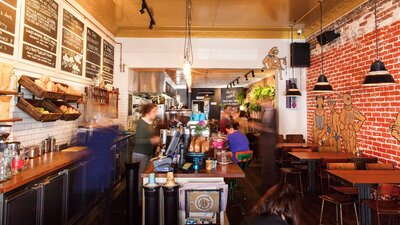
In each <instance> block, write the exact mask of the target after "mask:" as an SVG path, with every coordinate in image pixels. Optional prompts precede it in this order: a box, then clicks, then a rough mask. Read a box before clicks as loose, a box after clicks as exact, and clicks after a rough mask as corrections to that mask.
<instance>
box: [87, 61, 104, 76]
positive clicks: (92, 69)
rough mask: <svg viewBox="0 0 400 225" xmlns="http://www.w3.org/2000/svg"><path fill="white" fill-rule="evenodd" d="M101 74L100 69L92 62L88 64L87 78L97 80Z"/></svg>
mask: <svg viewBox="0 0 400 225" xmlns="http://www.w3.org/2000/svg"><path fill="white" fill-rule="evenodd" d="M99 73H100V67H99V66H96V65H95V64H92V63H90V62H86V72H85V74H86V77H87V78H91V79H93V78H95V77H96V76H97V75H98V74H99Z"/></svg>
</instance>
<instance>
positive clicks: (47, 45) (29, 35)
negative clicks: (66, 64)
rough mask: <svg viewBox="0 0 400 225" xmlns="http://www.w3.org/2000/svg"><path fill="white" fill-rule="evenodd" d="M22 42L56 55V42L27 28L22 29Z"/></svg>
mask: <svg viewBox="0 0 400 225" xmlns="http://www.w3.org/2000/svg"><path fill="white" fill-rule="evenodd" d="M24 42H26V43H29V44H31V45H34V46H36V47H39V48H42V49H44V50H47V51H49V52H52V53H54V54H56V52H57V42H56V41H54V40H53V39H51V38H49V37H48V36H46V35H44V34H42V33H40V32H38V31H35V30H33V29H31V28H29V27H24Z"/></svg>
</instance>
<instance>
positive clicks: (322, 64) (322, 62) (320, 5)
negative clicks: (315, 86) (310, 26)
mask: <svg viewBox="0 0 400 225" xmlns="http://www.w3.org/2000/svg"><path fill="white" fill-rule="evenodd" d="M319 11H320V15H321V16H320V31H321V34H320V37H319V40H320V43H321V74H324V45H323V43H322V1H319Z"/></svg>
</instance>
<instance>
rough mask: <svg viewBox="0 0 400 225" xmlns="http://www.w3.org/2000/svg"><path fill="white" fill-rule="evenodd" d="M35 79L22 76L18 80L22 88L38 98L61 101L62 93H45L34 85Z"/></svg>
mask: <svg viewBox="0 0 400 225" xmlns="http://www.w3.org/2000/svg"><path fill="white" fill-rule="evenodd" d="M35 80H36V78H33V77H28V76H26V75H22V76H21V78H20V79H19V80H18V83H20V84H21V85H22V86H24V87H25V88H26V89H28V90H29V91H30V92H31V93H32V94H33V95H35V96H36V97H38V98H49V99H62V98H63V95H64V93H60V92H52V91H46V90H44V89H43V88H41V87H40V86H39V85H37V84H35Z"/></svg>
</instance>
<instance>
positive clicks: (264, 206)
mask: <svg viewBox="0 0 400 225" xmlns="http://www.w3.org/2000/svg"><path fill="white" fill-rule="evenodd" d="M298 203H299V200H298V195H297V192H296V189H295V188H294V187H293V186H292V185H290V184H288V183H280V184H277V185H275V186H273V187H271V188H270V189H268V191H267V192H266V193H265V194H264V196H262V197H261V198H260V200H259V201H258V202H257V204H256V205H255V206H254V207H253V209H252V214H253V215H252V217H250V218H248V219H247V220H245V221H243V222H242V223H241V224H240V225H264V224H268V225H298V224H299V204H298Z"/></svg>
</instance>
